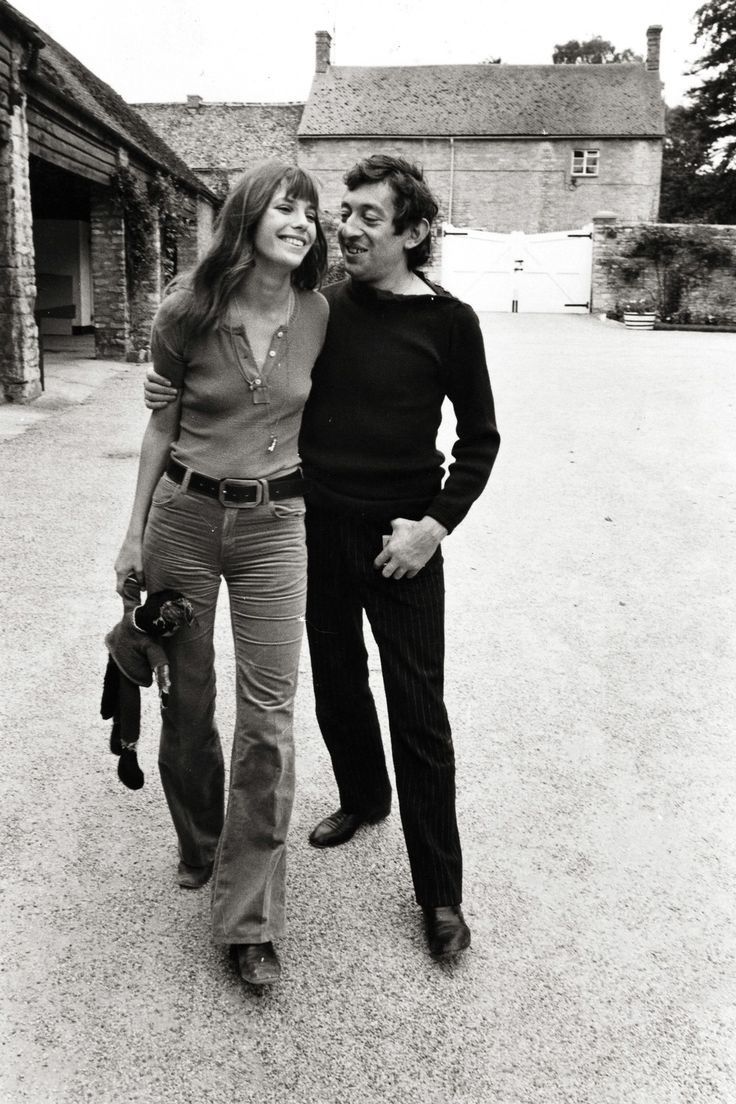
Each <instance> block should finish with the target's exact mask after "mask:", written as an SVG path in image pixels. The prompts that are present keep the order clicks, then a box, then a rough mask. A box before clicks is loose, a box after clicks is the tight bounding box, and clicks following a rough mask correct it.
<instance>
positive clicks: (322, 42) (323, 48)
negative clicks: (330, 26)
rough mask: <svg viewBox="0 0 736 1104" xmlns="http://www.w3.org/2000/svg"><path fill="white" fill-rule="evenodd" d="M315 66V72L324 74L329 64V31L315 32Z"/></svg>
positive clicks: (330, 39) (330, 36) (330, 38)
mask: <svg viewBox="0 0 736 1104" xmlns="http://www.w3.org/2000/svg"><path fill="white" fill-rule="evenodd" d="M316 38H317V64H316V65H315V72H317V73H326V72H327V66H328V65H329V64H330V46H331V45H332V35H331V34H330V32H329V31H317V35H316Z"/></svg>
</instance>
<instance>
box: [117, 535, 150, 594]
mask: <svg viewBox="0 0 736 1104" xmlns="http://www.w3.org/2000/svg"><path fill="white" fill-rule="evenodd" d="M115 575H116V579H117V582H116V584H115V589H116V590H117V592H118V594H120V595H122V594H123V588H124V586H125V580H126V579H127V577H128V576H129V575H135V578H136V582H137V583H138V585H139V586H140V588H141V590H145V589H146V580H145V576H144V574H143V538H142V537H132V536H131V535H130V534H128V535H127V536H126V538H125V540H124V541H123V544H122V547H121V549H120V551H119V552H118V555H117V559H116V560H115Z"/></svg>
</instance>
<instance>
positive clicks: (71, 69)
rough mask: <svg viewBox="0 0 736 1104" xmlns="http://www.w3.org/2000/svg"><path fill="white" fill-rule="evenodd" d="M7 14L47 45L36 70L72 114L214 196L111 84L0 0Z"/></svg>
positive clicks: (44, 46) (188, 183)
mask: <svg viewBox="0 0 736 1104" xmlns="http://www.w3.org/2000/svg"><path fill="white" fill-rule="evenodd" d="M3 14H7V15H9V16H10V19H11V21H12V22H13V23H14V24H15V25H16V26H19V27H22V28H25V29H27V30H29V31H31V32H35V34H36V35H37V36H38V38H39V39H40V40H41V41H42V42H43V48H42V49H41V50H40V51H39V54H38V61H37V63H36V67H35V70H34V71H35V73H37V74H38V76H39V77H40V78H41V79H42V80H43V81H45V82H47V83H48V84H50V85H53V86H54V88H55V89H56V90H57V92H58V93H59V94H60V95H61V96H62V98H63V99H64V100H66V101H67V102H68V104H69V107H70V108H71V110H72V111H74V110H75V109H81V110H82V111H84V112H85V113H86V114H88V115H90V116H91V117H92V118H93V119H94V120H96V121H97V122H98V123H101V124H102V126H104V127H106V128H108V129H110V130H112V131H113V132H114V134H115V135H117V136H118V138H119V139H120V144H121V145H122V146H124V147H128V148H129V149H131V148H132V150H138V151H140V152H142V153H143V154H145V155H146V156H147V157H148V158H150V159H151V160H152V161H153V162H154V163H155V164H156V165H157V166H159V168H161V169H164V170H166V171H167V172H169V173H171V174H172V175H173V176H174V177H176V178H177V179H178V180H180V181H181V182H182V183H185V184H187V185H188V186H189V187H190V188H192V189H194V190H196V191H197V192H202V193H206V194H207V195H211V193H210V191H209V189H208V188H205V187H204V185H203V184H202V182H201V181H200V180H198V178H197V177H196V176H195V175H194V173H193V172H192V171H191V169H190V168H189V167H188V166H187V165H186V164H185V163H184V161H182V159H181V157H179V155H178V154H176V153H174V151H173V150H172V149H170V148H169V146H167V145H166V143H165V142H164V141H163V140H162V139H161V138H160V137H159V136H158V135H157V134H156V133H155V132H154V131H153V130H152V129H151V127H150V126H149V125H148V123H147V122H146V121H145V120H144V119H142V118H141V116H140V115H139V114H138V113H137V112H136V111H135V110H134V109H133V108H132V107H130V106H129V104H127V103H126V102H125V100H124V99H123V98H122V96H119V95H118V93H117V92H116V91H115V90H114V89H113V88H111V87H110V85H109V84H105V82H104V81H102V80H100V78H99V77H97V76H95V74H94V73H93V72H91V70H89V69H87V67H86V66H84V65H82V63H81V61H79V60H78V59H77V58H75V57H74V56H73V55H72V54H70V53H69V51H68V50H65V49H64V47H63V46H60V45H59V43H58V42H55V41H54V39H53V38H51V37H50V35H48V34H46V32H45V31H44V30H43V29H42V28H41V27H39V26H38V25H37V24H36V23H33V22H32V21H31V20H30V19H27V18H26V17H25V16H24V15H22V14H21V13H20V12H19V11H17V10H16V9H15V8H13V7H11V5H10V4H7V3H6V2H5V0H0V17H1V16H2V15H3ZM29 80H30V81H31V82H32V80H33V74H32V73H31V74H29Z"/></svg>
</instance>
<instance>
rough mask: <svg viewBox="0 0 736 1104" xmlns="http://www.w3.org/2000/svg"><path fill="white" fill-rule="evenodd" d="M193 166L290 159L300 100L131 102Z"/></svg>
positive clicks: (235, 165) (238, 165) (219, 166)
mask: <svg viewBox="0 0 736 1104" xmlns="http://www.w3.org/2000/svg"><path fill="white" fill-rule="evenodd" d="M135 108H136V111H138V112H139V113H140V114H141V115H142V116H143V118H144V119H145V120H146V121H147V122H148V123H149V124H150V126H152V127H153V129H154V130H155V131H157V132H158V133H159V134H160V135H162V137H164V138H165V140H166V141H167V142H168V143H169V145H170V146H172V148H173V149H175V150H176V152H177V153H178V154H179V156H180V157H183V158H184V160H185V161H186V163H187V164H188V165H191V167H192V168H193V169H203V168H207V169H239V170H240V169H243V168H245V167H246V166H248V165H251V164H253V163H254V162H257V161H263V160H265V159H266V158H269V157H279V158H281V159H282V160H285V161H289V162H293V161H296V157H297V149H296V146H297V142H296V132H297V127H298V126H299V121H300V119H301V116H302V111H303V110H304V104H303V103H287V104H270V103H266V104H245V103H200V104H199V105H198V106H188V105H187V104H183V103H143V104H135Z"/></svg>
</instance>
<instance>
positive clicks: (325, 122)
mask: <svg viewBox="0 0 736 1104" xmlns="http://www.w3.org/2000/svg"><path fill="white" fill-rule="evenodd" d="M663 132H664V105H663V101H662V94H661V83H660V78H659V73H658V72H655V71H649V70H647V69H646V67H645V66H644V65H642V64H626V65H615V64H614V65H417V66H381V67H378V66H365V67H357V66H328V68H327V70H326V72H324V73H315V76H314V80H313V82H312V89H311V92H310V94H309V99H308V100H307V105H306V107H305V109H304V114H303V116H302V121H301V126H300V127H299V136H300V137H305V138H306V137H326V136H337V135H353V136H357V135H365V136H372V135H376V136H379V135H381V136H389V135H396V136H404V137H411V136H420V135H426V136H443V137H451V136H456V137H458V136H474V135H477V136H481V135H499V136H500V135H508V136H519V137H522V136H527V135H528V136H541V135H556V134H559V135H562V134H565V135H580V136H583V135H590V136H596V137H607V136H610V137H613V136H614V135H616V136H646V137H659V136H661V135H662V134H663Z"/></svg>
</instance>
